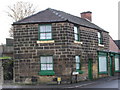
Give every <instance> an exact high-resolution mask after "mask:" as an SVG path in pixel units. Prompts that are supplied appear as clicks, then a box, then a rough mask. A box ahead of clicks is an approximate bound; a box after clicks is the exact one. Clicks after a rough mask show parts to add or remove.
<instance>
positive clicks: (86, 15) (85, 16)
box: [81, 11, 92, 21]
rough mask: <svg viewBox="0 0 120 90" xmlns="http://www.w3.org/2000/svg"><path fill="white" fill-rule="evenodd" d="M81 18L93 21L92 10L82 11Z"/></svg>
mask: <svg viewBox="0 0 120 90" xmlns="http://www.w3.org/2000/svg"><path fill="white" fill-rule="evenodd" d="M81 18H83V19H86V20H89V21H92V12H90V11H87V12H82V13H81Z"/></svg>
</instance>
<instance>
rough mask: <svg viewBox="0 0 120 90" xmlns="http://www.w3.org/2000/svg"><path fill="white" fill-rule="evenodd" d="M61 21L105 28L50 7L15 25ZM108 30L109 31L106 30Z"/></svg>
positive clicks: (98, 28)
mask: <svg viewBox="0 0 120 90" xmlns="http://www.w3.org/2000/svg"><path fill="white" fill-rule="evenodd" d="M61 21H68V22H72V23H75V24H78V25H81V26H86V27H89V28H94V29H97V30H102V31H105V30H103V29H102V28H100V27H99V26H97V25H95V24H93V23H92V22H90V21H88V20H86V19H83V18H80V17H77V16H74V15H71V14H68V13H65V12H63V11H59V10H55V9H51V8H48V9H46V10H43V11H40V12H38V13H36V14H34V15H32V16H29V17H26V18H24V19H22V20H19V21H17V22H14V23H13V25H18V24H34V23H49V22H61ZM106 32H107V31H106Z"/></svg>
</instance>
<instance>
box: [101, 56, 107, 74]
mask: <svg viewBox="0 0 120 90" xmlns="http://www.w3.org/2000/svg"><path fill="white" fill-rule="evenodd" d="M99 72H107V60H106V57H105V56H99Z"/></svg>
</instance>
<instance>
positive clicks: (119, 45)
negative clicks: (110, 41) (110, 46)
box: [114, 40, 120, 49]
mask: <svg viewBox="0 0 120 90" xmlns="http://www.w3.org/2000/svg"><path fill="white" fill-rule="evenodd" d="M114 42H115V44H116V45H117V46H118V48H119V49H120V40H114Z"/></svg>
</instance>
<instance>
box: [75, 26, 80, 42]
mask: <svg viewBox="0 0 120 90" xmlns="http://www.w3.org/2000/svg"><path fill="white" fill-rule="evenodd" d="M74 39H75V41H80V34H79V29H78V27H77V26H74Z"/></svg>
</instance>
